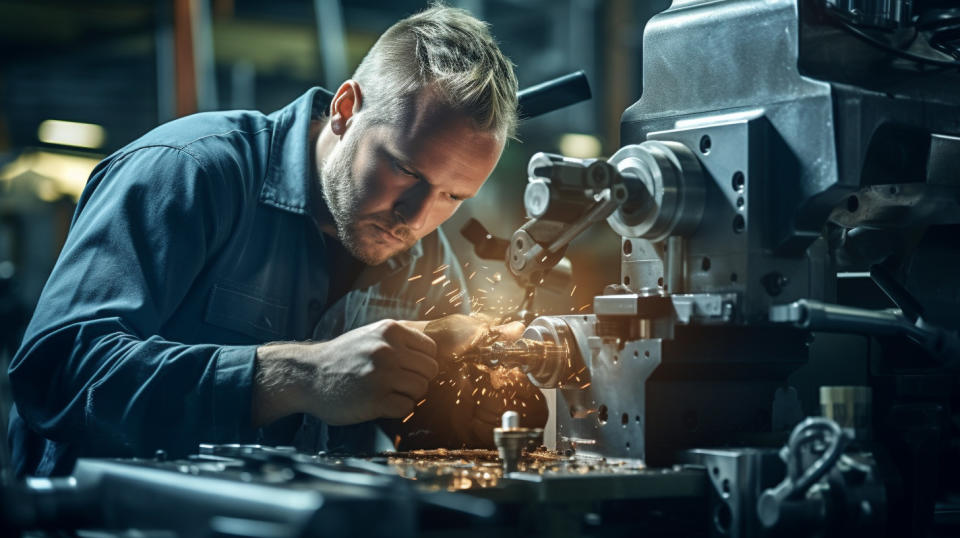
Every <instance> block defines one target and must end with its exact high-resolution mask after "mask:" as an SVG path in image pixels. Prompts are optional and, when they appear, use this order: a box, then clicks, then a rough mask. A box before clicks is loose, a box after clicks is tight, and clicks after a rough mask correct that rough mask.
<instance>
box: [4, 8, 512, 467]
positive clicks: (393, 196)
mask: <svg viewBox="0 0 960 538" xmlns="http://www.w3.org/2000/svg"><path fill="white" fill-rule="evenodd" d="M516 92H517V83H516V78H515V75H514V73H513V70H512V66H511V64H510V62H509V61H508V60H507V58H505V57H504V56H503V54H502V53H501V52H500V50H499V49H498V47H497V46H496V43H495V42H494V41H493V39H492V37H491V36H490V34H489V31H488V29H487V27H486V25H485V24H484V23H481V22H480V21H478V20H476V19H474V18H473V17H471V16H470V15H469V14H467V13H466V12H465V11H462V10H457V9H451V8H446V7H433V8H431V9H428V10H426V11H424V12H422V13H419V14H417V15H414V16H412V17H409V18H407V19H405V20H403V21H400V22H398V23H397V24H395V25H394V26H393V27H391V28H390V29H389V30H387V32H385V33H384V35H383V36H381V38H380V39H379V40H378V41H377V43H376V44H375V45H374V47H373V48H372V49H371V51H370V52H369V54H368V55H367V57H366V58H365V59H364V60H363V62H362V63H361V65H360V66H359V67H358V69H357V71H356V73H355V74H354V77H353V78H352V79H351V80H348V81H346V82H344V83H343V84H342V85H341V86H340V87H339V89H338V90H337V92H336V94H334V95H333V96H332V98H330V97H329V96H327V95H325V94H324V93H323V92H322V91H320V90H319V89H316V88H315V89H313V90H310V91H308V92H307V93H306V94H305V95H304V96H302V97H300V98H299V99H297V100H296V101H294V102H293V103H291V104H290V105H289V106H287V107H286V108H284V109H282V110H280V111H278V112H276V113H274V114H271V115H269V116H264V115H262V114H259V113H252V112H246V111H235V112H225V113H208V114H197V115H194V116H190V117H187V118H183V119H180V120H177V121H173V122H171V123H168V124H166V125H163V126H160V127H158V128H157V129H155V130H154V131H152V132H150V133H148V134H147V135H145V136H144V137H142V138H141V139H139V140H137V141H135V142H133V143H132V144H130V145H128V146H127V147H125V148H123V149H121V150H120V151H118V152H116V153H115V154H113V155H111V156H110V157H108V158H107V159H105V160H104V161H103V162H102V163H100V164H99V165H98V167H97V168H96V169H95V170H94V172H93V173H92V175H91V177H90V180H89V183H88V186H87V188H86V189H85V191H84V194H83V196H82V197H81V199H80V202H79V205H78V208H77V212H76V214H75V216H74V220H73V223H72V227H71V232H70V234H69V237H68V238H67V242H66V244H65V246H64V249H63V251H62V253H61V256H60V259H59V261H58V262H57V265H56V267H55V269H54V271H53V273H52V275H51V277H50V280H49V281H48V283H47V286H46V288H45V289H44V291H43V294H42V296H41V298H40V301H39V304H38V306H37V309H36V312H35V314H34V317H33V319H32V321H31V323H30V325H29V327H28V329H27V331H26V334H25V336H24V339H23V342H22V344H21V348H20V350H19V351H18V353H17V355H16V356H15V357H14V359H13V361H12V362H11V366H10V379H11V383H12V388H13V393H14V400H15V403H16V408H15V410H14V412H13V413H12V414H11V425H10V437H11V444H12V445H13V453H14V464H15V467H16V472H17V474H19V475H24V474H35V475H51V474H62V473H67V472H69V471H70V469H71V468H72V465H73V462H74V461H75V459H76V458H77V457H78V456H83V455H97V456H133V455H137V456H149V455H152V454H153V452H154V451H156V450H164V451H166V452H167V453H169V454H171V455H181V454H186V453H190V452H193V451H195V450H196V446H197V443H200V442H261V443H268V444H295V445H296V446H298V447H300V448H302V449H304V450H323V449H330V450H338V449H346V448H351V447H354V448H355V447H366V448H368V449H369V448H371V447H372V446H374V445H373V443H372V440H373V436H374V435H375V432H374V430H372V429H371V428H370V427H369V426H370V423H369V422H368V421H371V420H374V419H378V418H384V417H386V418H399V417H405V416H408V415H409V413H411V411H413V410H414V409H415V406H416V404H417V403H419V402H420V400H421V399H422V398H423V396H424V395H425V393H426V392H427V389H428V382H429V380H431V379H432V378H433V377H434V376H435V375H436V374H437V372H438V369H439V368H440V366H439V365H438V358H439V359H440V360H442V359H443V354H444V353H448V352H449V350H446V351H445V350H440V352H439V354H438V349H437V342H436V340H435V339H434V338H431V337H428V336H427V335H426V334H425V333H424V332H423V331H422V329H423V323H422V322H421V323H417V322H397V321H393V320H410V319H430V318H433V317H439V316H440V315H443V314H449V313H454V312H461V313H466V307H467V306H468V304H469V303H468V302H464V303H463V304H460V305H458V306H457V307H456V308H453V307H452V305H451V303H450V302H449V301H448V300H447V296H446V295H447V294H448V292H449V290H453V289H455V288H456V287H459V288H460V289H463V290H466V284H465V282H464V278H463V274H462V271H461V269H460V266H459V264H458V263H457V262H456V259H455V258H454V257H453V254H452V252H451V251H450V248H449V245H448V244H447V242H446V239H445V238H444V237H443V235H442V234H441V233H440V230H438V226H439V225H440V224H441V223H442V222H443V221H444V220H446V219H447V218H448V217H450V216H451V215H452V214H453V212H454V211H456V209H457V208H458V207H459V206H460V204H461V203H462V202H463V201H464V200H466V199H468V198H470V197H472V196H474V195H475V194H476V193H477V191H478V189H479V188H480V186H481V185H482V184H483V182H484V181H485V180H486V178H487V177H488V176H489V174H490V172H491V171H492V170H493V168H494V166H495V164H496V163H497V160H498V159H499V156H500V153H501V151H502V150H503V146H504V143H505V141H506V139H507V138H508V137H510V136H511V135H512V133H513V131H514V128H515V123H516ZM438 276H445V279H444V281H443V283H442V284H441V283H439V282H437V277H438ZM447 281H449V283H448V282H447ZM434 282H437V284H434ZM444 284H445V285H444ZM454 304H455V303H454ZM431 314H432V315H431ZM377 320H380V321H377ZM371 322H373V323H371ZM511 331H512V334H511V335H510V336H516V327H513V328H511V330H510V331H507V332H511ZM436 339H437V340H443V338H436ZM281 341H282V342H283V343H272V344H264V342H281ZM466 343H467V344H469V342H466ZM463 344H464V340H463V339H460V340H457V339H456V338H455V339H454V340H453V343H448V344H445V345H446V346H447V347H449V346H458V345H463ZM328 425H357V426H352V427H346V428H334V427H330V426H328ZM371 432H373V433H371Z"/></svg>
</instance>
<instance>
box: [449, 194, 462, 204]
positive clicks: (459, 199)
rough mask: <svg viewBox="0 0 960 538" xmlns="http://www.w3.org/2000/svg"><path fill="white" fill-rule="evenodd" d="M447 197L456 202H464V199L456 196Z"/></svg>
mask: <svg viewBox="0 0 960 538" xmlns="http://www.w3.org/2000/svg"><path fill="white" fill-rule="evenodd" d="M447 196H449V197H450V199H451V200H453V201H454V202H460V201H462V200H463V198H461V197H459V196H457V195H456V194H448V195H447Z"/></svg>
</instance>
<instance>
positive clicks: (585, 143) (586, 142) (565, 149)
mask: <svg viewBox="0 0 960 538" xmlns="http://www.w3.org/2000/svg"><path fill="white" fill-rule="evenodd" d="M602 150H603V147H602V144H600V139H599V138H597V137H595V136H593V135H586V134H577V133H567V134H565V135H563V136H561V137H560V152H561V153H563V154H564V155H566V156H567V157H576V158H577V159H589V158H592V157H599V156H600V152H601V151H602Z"/></svg>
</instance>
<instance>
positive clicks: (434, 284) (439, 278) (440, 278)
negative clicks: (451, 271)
mask: <svg viewBox="0 0 960 538" xmlns="http://www.w3.org/2000/svg"><path fill="white" fill-rule="evenodd" d="M445 278H447V277H445V276H443V275H440V276H438V277H437V278H435V279H433V281H432V282H430V285H431V286H436V285H437V284H439V283H441V282H443V279H445Z"/></svg>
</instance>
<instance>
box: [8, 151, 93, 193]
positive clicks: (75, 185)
mask: <svg viewBox="0 0 960 538" xmlns="http://www.w3.org/2000/svg"><path fill="white" fill-rule="evenodd" d="M98 162H99V158H92V157H81V156H78V155H64V154H60V153H53V152H49V151H34V152H27V153H23V154H21V155H20V156H19V157H17V158H16V159H15V160H14V161H13V162H11V163H10V164H8V165H7V166H5V167H4V168H3V169H0V181H3V182H12V181H14V180H16V179H17V178H19V177H21V176H23V177H27V178H29V177H31V176H34V177H32V179H31V181H30V184H31V186H32V187H33V190H34V192H35V193H36V195H37V197H38V198H40V199H41V200H44V201H47V202H52V201H54V200H56V199H58V198H59V197H60V196H63V195H67V196H70V197H71V198H73V199H74V201H76V200H77V199H78V198H80V193H81V192H83V187H84V186H85V185H86V184H87V178H88V177H90V172H92V171H93V169H94V167H96V166H97V163H98Z"/></svg>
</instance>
